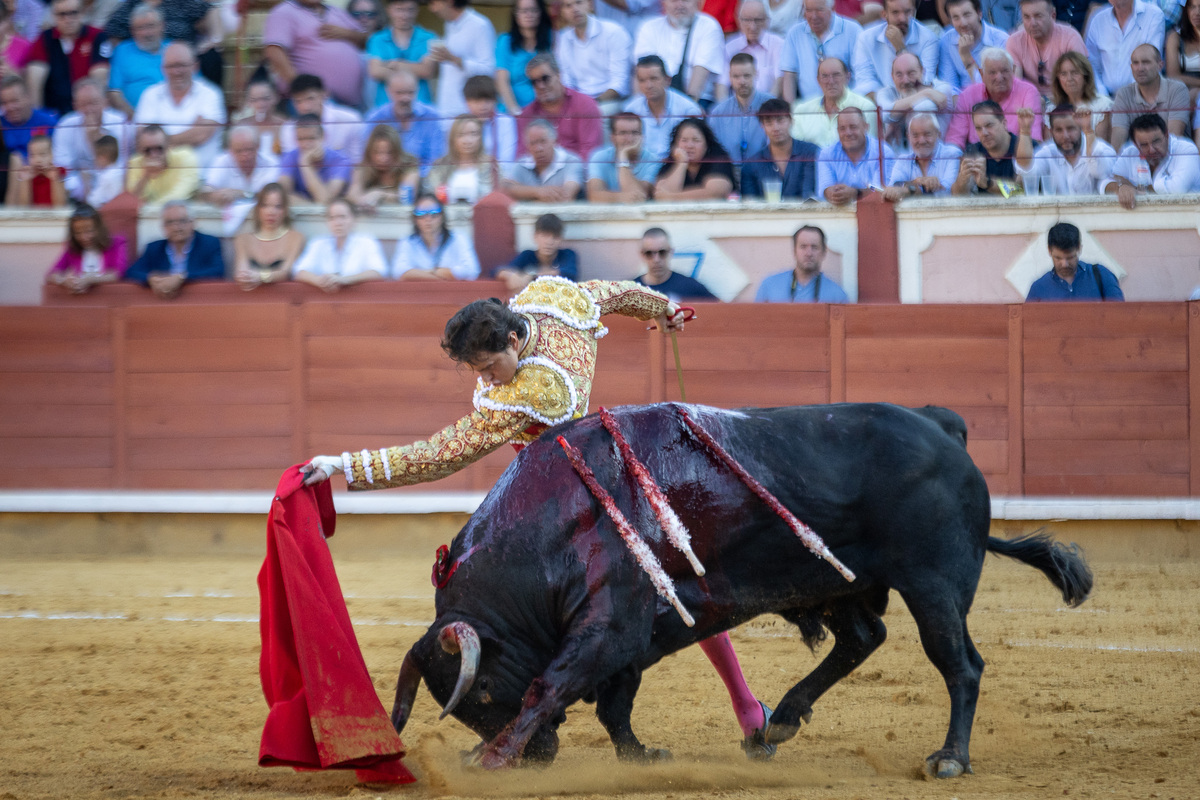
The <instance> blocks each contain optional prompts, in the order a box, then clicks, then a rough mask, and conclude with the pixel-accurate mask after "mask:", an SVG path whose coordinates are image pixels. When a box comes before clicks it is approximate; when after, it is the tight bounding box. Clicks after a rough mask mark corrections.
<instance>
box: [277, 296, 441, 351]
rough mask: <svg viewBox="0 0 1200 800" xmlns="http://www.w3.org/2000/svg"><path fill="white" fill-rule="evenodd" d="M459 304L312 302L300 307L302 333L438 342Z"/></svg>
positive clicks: (306, 334) (308, 334)
mask: <svg viewBox="0 0 1200 800" xmlns="http://www.w3.org/2000/svg"><path fill="white" fill-rule="evenodd" d="M458 309H459V307H458V306H456V305H452V304H448V303H433V304H424V303H417V304H412V305H404V306H400V307H397V306H396V305H395V304H394V303H337V302H331V303H315V302H309V303H305V304H304V305H303V306H301V310H300V324H301V328H302V329H303V331H304V335H305V336H421V337H429V338H430V339H432V340H433V341H434V342H435V343H436V342H438V341H441V337H442V332H443V331H444V330H445V328H446V322H447V321H448V320H449V319H450V318H451V317H452V316H454V313H455V312H456V311H458Z"/></svg>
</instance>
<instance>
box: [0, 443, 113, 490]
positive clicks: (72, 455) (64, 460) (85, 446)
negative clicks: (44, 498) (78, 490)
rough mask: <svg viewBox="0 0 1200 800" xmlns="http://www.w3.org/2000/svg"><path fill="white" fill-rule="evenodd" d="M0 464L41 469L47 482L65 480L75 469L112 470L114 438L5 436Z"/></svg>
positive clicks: (0, 452) (21, 468) (0, 449)
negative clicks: (106, 468) (98, 468)
mask: <svg viewBox="0 0 1200 800" xmlns="http://www.w3.org/2000/svg"><path fill="white" fill-rule="evenodd" d="M0 462H3V463H5V464H13V465H19V467H20V469H19V470H17V471H29V470H38V471H40V472H42V473H43V474H42V477H43V478H46V479H47V480H51V481H53V480H58V479H59V477H61V478H64V479H65V478H66V477H67V476H68V475H69V474H70V473H71V471H72V470H74V469H79V468H88V467H111V466H112V464H113V458H112V437H109V436H36V437H34V436H3V437H0ZM5 471H6V472H8V471H9V470H5Z"/></svg>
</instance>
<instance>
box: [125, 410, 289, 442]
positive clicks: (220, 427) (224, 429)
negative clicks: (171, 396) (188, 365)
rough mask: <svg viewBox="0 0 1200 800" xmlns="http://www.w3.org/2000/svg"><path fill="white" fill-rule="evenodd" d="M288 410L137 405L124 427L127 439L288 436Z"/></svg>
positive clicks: (131, 411) (128, 416)
mask: <svg viewBox="0 0 1200 800" xmlns="http://www.w3.org/2000/svg"><path fill="white" fill-rule="evenodd" d="M290 408H291V406H290V405H289V404H287V403H263V404H259V403H255V404H250V405H247V404H240V405H219V406H218V405H195V404H184V403H169V404H167V405H152V406H139V407H137V408H133V409H130V412H129V414H128V415H127V419H126V423H125V425H126V431H127V434H128V436H129V438H130V439H171V438H188V437H208V436H288V435H290V434H291V420H290V417H289V410H290Z"/></svg>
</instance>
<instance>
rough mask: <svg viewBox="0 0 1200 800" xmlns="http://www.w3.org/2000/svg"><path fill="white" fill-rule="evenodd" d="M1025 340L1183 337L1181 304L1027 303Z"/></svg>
mask: <svg viewBox="0 0 1200 800" xmlns="http://www.w3.org/2000/svg"><path fill="white" fill-rule="evenodd" d="M1024 327H1025V340H1026V342H1028V341H1029V340H1037V339H1059V338H1063V337H1066V336H1079V337H1095V338H1104V337H1114V338H1120V337H1125V336H1134V337H1137V336H1144V335H1146V333H1148V332H1153V333H1154V334H1155V335H1158V336H1167V337H1170V336H1179V337H1184V336H1187V311H1186V306H1185V304H1183V303H1030V304H1029V305H1027V306H1026V307H1025V324H1024Z"/></svg>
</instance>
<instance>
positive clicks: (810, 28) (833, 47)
mask: <svg viewBox="0 0 1200 800" xmlns="http://www.w3.org/2000/svg"><path fill="white" fill-rule="evenodd" d="M833 6H834V0H804V19H803V20H801V21H800V22H797V23H796V24H795V25H793V26H792V28H791V30H789V31H788V34H787V40H786V41H785V42H784V45H783V53H782V54H781V55H780V57H779V69H780V70H781V71H782V72H783V94H782V98H783V99H784V100H786V101H788V102H789V103H794V102H796V100H799V99H804V100H809V99H811V98H813V97H819V96H820V95H821V85H820V84H819V83H817V66H818V65H819V64H820V63H821V62H822V61H824V60H825V59H826V58H837V59H841V62H842V63H843V64H851V63H853V62H854V46H855V45H856V44H857V43H858V35H859V34H860V33H862V26H861V25H859V24H858V23H857V22H855V21H854V20H851V19H846V18H845V17H841V16H838V15H837V14H835V13H833Z"/></svg>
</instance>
